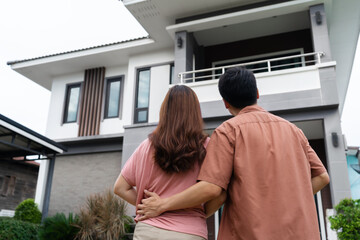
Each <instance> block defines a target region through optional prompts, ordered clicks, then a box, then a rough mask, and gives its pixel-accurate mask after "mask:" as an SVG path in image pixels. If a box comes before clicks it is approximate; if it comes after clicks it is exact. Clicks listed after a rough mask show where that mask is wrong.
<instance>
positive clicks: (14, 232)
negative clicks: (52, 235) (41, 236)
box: [0, 217, 39, 240]
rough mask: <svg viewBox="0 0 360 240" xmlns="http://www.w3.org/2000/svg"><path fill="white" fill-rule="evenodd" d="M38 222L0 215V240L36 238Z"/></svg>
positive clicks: (29, 239)
mask: <svg viewBox="0 0 360 240" xmlns="http://www.w3.org/2000/svg"><path fill="white" fill-rule="evenodd" d="M38 229H39V225H38V224H34V223H29V222H23V221H20V220H16V219H13V218H10V217H0V240H36V239H37V231H38Z"/></svg>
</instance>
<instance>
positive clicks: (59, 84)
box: [46, 70, 85, 140]
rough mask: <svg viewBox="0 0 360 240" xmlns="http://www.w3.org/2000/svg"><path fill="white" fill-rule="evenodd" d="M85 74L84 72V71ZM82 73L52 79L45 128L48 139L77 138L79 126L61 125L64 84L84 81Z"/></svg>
mask: <svg viewBox="0 0 360 240" xmlns="http://www.w3.org/2000/svg"><path fill="white" fill-rule="evenodd" d="M84 72H85V70H84ZM84 72H78V73H74V74H71V75H64V76H60V77H56V78H54V79H53V83H52V87H51V99H50V107H49V114H48V121H47V128H46V136H47V137H48V138H50V139H55V140H56V139H63V138H74V137H77V134H78V128H79V125H78V124H77V123H66V124H63V123H62V122H63V115H64V104H65V92H66V84H70V83H80V82H83V81H84Z"/></svg>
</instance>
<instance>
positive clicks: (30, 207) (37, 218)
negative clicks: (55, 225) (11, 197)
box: [14, 198, 41, 223]
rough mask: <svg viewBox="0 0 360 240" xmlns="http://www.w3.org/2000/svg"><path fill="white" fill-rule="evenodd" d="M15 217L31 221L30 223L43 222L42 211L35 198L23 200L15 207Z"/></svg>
mask: <svg viewBox="0 0 360 240" xmlns="http://www.w3.org/2000/svg"><path fill="white" fill-rule="evenodd" d="M14 218H15V219H17V220H21V221H25V222H30V223H40V222H41V212H40V210H39V209H38V206H37V204H36V203H35V202H34V199H32V198H29V199H26V200H24V201H22V202H21V203H20V204H19V205H18V206H17V207H16V209H15V216H14Z"/></svg>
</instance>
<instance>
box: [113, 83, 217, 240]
mask: <svg viewBox="0 0 360 240" xmlns="http://www.w3.org/2000/svg"><path fill="white" fill-rule="evenodd" d="M202 129H203V120H202V117H201V111H200V104H199V101H198V99H197V96H196V94H195V93H194V92H193V91H192V90H191V89H190V88H189V87H186V86H184V85H177V86H174V87H172V88H171V89H170V90H169V91H168V93H167V95H166V97H165V99H164V101H163V103H162V105H161V109H160V120H159V124H158V126H157V128H156V129H155V130H154V132H152V133H151V134H150V135H149V138H148V139H146V140H145V141H144V142H142V143H141V144H140V146H139V147H138V148H137V149H136V150H135V152H134V153H133V155H132V156H131V157H130V159H129V160H128V161H127V162H126V164H125V166H124V168H123V170H122V171H121V174H120V175H119V177H118V179H117V180H116V183H115V187H114V192H115V194H117V195H119V196H120V197H121V198H123V199H124V200H126V201H127V202H129V203H130V204H132V205H137V204H139V203H140V202H141V199H143V198H144V190H148V191H151V192H156V193H157V194H158V195H160V197H167V196H171V195H173V194H176V193H179V192H181V191H183V190H185V189H186V188H188V187H190V186H192V185H193V184H195V183H196V179H197V176H198V173H199V169H200V166H201V163H202V161H203V159H204V157H205V154H206V149H205V148H206V146H207V143H208V141H209V138H208V137H207V136H206V135H205V134H204V132H203V130H202ZM134 187H136V190H135V188H134ZM209 206H211V204H209ZM215 210H216V209H209V211H212V212H214V211H215ZM138 217H139V216H136V218H135V220H137V218H138ZM205 220H206V217H205V213H204V209H203V207H202V206H198V207H195V208H190V209H183V210H178V211H170V212H165V213H163V214H162V215H160V216H158V217H155V218H151V219H147V220H144V221H141V222H138V223H137V225H136V228H135V232H134V239H194V240H195V239H196V240H197V239H199V240H200V239H207V227H206V221H205Z"/></svg>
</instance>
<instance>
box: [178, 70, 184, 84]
mask: <svg viewBox="0 0 360 240" xmlns="http://www.w3.org/2000/svg"><path fill="white" fill-rule="evenodd" d="M178 76H179V77H180V83H181V84H183V83H184V80H183V75H182V74H181V73H179V75H178Z"/></svg>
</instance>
